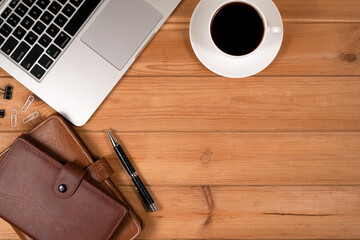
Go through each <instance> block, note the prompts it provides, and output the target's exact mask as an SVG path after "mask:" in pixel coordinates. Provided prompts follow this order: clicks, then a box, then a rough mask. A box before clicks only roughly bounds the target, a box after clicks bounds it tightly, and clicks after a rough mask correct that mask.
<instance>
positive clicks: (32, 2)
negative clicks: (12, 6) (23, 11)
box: [23, 0, 35, 7]
mask: <svg viewBox="0 0 360 240" xmlns="http://www.w3.org/2000/svg"><path fill="white" fill-rule="evenodd" d="M23 1H24V3H25V4H26V5H28V6H29V7H31V6H32V5H33V4H34V3H35V0H23Z"/></svg>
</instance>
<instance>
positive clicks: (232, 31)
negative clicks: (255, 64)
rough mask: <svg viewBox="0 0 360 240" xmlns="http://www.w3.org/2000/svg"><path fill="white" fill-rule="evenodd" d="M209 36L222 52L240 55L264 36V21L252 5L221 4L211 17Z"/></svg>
mask: <svg viewBox="0 0 360 240" xmlns="http://www.w3.org/2000/svg"><path fill="white" fill-rule="evenodd" d="M210 30H211V37H212V39H213V41H214V43H215V44H216V46H217V47H218V48H219V49H220V50H221V51H223V52H225V53H227V54H230V55H234V56H242V55H246V54H249V53H251V52H252V51H254V50H255V49H256V48H257V47H258V46H259V45H260V43H261V41H262V39H263V37H264V23H263V20H262V18H261V16H260V15H259V13H258V12H257V11H256V9H255V8H253V7H252V6H250V5H248V4H246V3H241V2H234V3H229V4H227V5H225V6H223V7H222V8H221V9H220V10H219V11H218V12H217V13H216V14H215V15H214V17H213V20H212V23H211V29H210Z"/></svg>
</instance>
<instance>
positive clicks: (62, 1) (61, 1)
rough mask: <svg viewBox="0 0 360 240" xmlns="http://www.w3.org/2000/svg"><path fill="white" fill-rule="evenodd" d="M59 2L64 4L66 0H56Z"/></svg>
mask: <svg viewBox="0 0 360 240" xmlns="http://www.w3.org/2000/svg"><path fill="white" fill-rule="evenodd" d="M57 1H58V2H59V3H61V4H62V5H64V4H65V3H66V2H67V0H57Z"/></svg>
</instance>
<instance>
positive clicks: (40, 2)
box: [36, 0, 50, 9]
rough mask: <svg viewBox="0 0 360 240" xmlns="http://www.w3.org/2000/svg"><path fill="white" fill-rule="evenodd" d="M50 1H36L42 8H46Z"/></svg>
mask: <svg viewBox="0 0 360 240" xmlns="http://www.w3.org/2000/svg"><path fill="white" fill-rule="evenodd" d="M49 3H50V0H38V1H37V2H36V5H38V6H39V7H40V8H42V9H45V8H46V7H47V6H48V5H49Z"/></svg>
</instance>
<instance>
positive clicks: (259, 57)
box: [190, 0, 283, 78]
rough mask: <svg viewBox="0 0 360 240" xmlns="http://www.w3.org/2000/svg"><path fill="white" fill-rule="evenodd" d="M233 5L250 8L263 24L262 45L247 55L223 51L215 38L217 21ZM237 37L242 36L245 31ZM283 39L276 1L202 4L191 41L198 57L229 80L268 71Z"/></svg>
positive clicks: (215, 0) (218, 0)
mask: <svg viewBox="0 0 360 240" xmlns="http://www.w3.org/2000/svg"><path fill="white" fill-rule="evenodd" d="M232 3H242V4H237V5H244V4H245V5H247V6H250V7H251V9H252V10H256V12H257V13H258V15H259V17H260V18H261V20H262V23H263V28H262V29H263V35H262V40H261V42H260V43H258V42H257V43H256V44H255V43H254V44H255V45H256V46H257V47H256V48H255V49H253V50H252V51H250V52H248V53H246V54H240V55H236V54H235V55H234V54H231V53H229V52H226V51H224V49H220V47H219V45H217V43H216V42H215V41H214V38H213V36H212V34H211V31H212V30H211V28H212V23H213V21H214V18H215V17H216V16H217V14H218V13H219V12H221V11H223V9H224V7H225V6H230V5H231V4H232ZM233 5H235V4H233ZM249 9H250V8H249ZM224 12H225V11H224ZM233 27H234V29H236V26H233ZM237 34H240V35H241V30H240V32H238V33H237ZM244 37H246V36H244ZM282 39H283V23H282V19H281V16H280V13H279V11H278V9H277V7H276V6H275V4H274V3H273V1H272V0H202V1H200V3H199V4H198V5H197V7H196V9H195V11H194V13H193V16H192V18H191V23H190V40H191V44H192V47H193V49H194V52H195V54H196V56H197V57H198V59H199V60H200V61H201V62H202V63H203V64H204V65H205V66H206V67H207V68H208V69H210V70H211V71H213V72H215V73H217V74H219V75H222V76H225V77H231V78H241V77H247V76H251V75H254V74H256V73H258V72H260V71H262V70H263V69H265V68H266V67H267V66H268V65H269V64H270V63H271V62H272V61H273V60H274V58H275V57H276V55H277V54H278V52H279V50H280V47H281V44H282Z"/></svg>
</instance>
